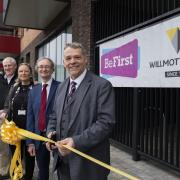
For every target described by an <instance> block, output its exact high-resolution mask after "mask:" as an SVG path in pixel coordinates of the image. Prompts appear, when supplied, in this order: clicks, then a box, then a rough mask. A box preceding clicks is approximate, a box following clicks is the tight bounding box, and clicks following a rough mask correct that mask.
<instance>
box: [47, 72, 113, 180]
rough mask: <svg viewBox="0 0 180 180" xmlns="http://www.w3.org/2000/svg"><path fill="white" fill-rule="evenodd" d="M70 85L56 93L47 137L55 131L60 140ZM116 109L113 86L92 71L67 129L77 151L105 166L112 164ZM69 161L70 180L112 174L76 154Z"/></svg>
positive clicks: (78, 94)
mask: <svg viewBox="0 0 180 180" xmlns="http://www.w3.org/2000/svg"><path fill="white" fill-rule="evenodd" d="M68 84H69V78H68V79H66V80H65V81H64V82H63V83H62V84H61V85H60V86H59V87H58V89H57V92H56V97H55V103H54V108H53V114H52V115H51V116H50V119H49V124H48V128H47V133H49V132H51V131H54V130H56V133H57V140H59V139H60V137H61V136H60V134H61V117H62V113H63V103H62V102H64V101H65V96H66V93H67V91H68ZM114 105H115V102H114V92H113V88H112V85H111V83H110V82H109V81H107V80H105V79H103V78H101V77H98V76H96V75H94V74H93V73H91V72H89V71H88V72H87V73H86V76H85V78H84V79H83V81H82V82H81V84H80V86H79V87H78V89H77V90H76V92H75V94H74V95H73V98H72V101H71V102H70V106H71V108H70V109H71V111H70V117H71V119H70V120H69V125H68V128H67V137H72V138H73V140H74V143H75V148H77V149H78V150H80V151H83V152H85V153H87V154H89V155H91V156H93V157H95V158H97V159H99V160H101V161H103V162H105V163H110V150H109V149H110V145H109V134H110V132H111V130H112V127H113V125H114V123H115V112H114V111H115V108H114ZM58 156H59V157H58ZM58 159H60V161H59V160H58ZM68 160H69V166H70V174H71V180H79V179H86V180H92V179H95V180H97V179H104V177H105V176H107V174H108V173H109V171H108V170H106V169H105V168H102V167H100V166H98V165H96V164H94V163H92V162H89V161H88V160H85V159H83V158H81V157H79V156H78V155H76V154H74V153H71V154H69V155H68ZM58 161H59V162H58ZM58 163H61V157H60V154H58V153H56V154H55V157H54V168H56V166H57V164H58ZM59 165H60V164H59ZM60 166H61V165H60ZM60 166H59V167H60Z"/></svg>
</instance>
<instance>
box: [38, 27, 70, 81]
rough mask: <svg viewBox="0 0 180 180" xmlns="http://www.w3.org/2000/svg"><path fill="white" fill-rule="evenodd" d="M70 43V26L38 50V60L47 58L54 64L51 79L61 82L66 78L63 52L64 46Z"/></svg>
mask: <svg viewBox="0 0 180 180" xmlns="http://www.w3.org/2000/svg"><path fill="white" fill-rule="evenodd" d="M70 42H72V30H71V26H69V27H67V29H66V30H64V31H62V32H61V33H60V34H59V35H58V36H57V37H55V38H54V39H51V40H50V41H49V42H47V43H46V44H44V45H43V46H41V47H40V48H39V49H38V58H40V57H42V56H45V57H49V58H51V59H52V60H53V62H54V63H55V72H54V74H53V77H54V78H55V79H56V80H58V81H63V80H64V79H65V78H66V77H67V73H66V70H65V69H64V66H63V50H64V46H65V44H66V43H70Z"/></svg>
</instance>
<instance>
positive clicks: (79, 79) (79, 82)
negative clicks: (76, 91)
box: [70, 69, 87, 88]
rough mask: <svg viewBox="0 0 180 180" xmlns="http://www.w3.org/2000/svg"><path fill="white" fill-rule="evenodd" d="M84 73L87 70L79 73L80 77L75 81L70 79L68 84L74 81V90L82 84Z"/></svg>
mask: <svg viewBox="0 0 180 180" xmlns="http://www.w3.org/2000/svg"><path fill="white" fill-rule="evenodd" d="M86 72H87V69H85V70H84V71H83V73H81V75H80V76H78V77H77V78H76V79H74V80H73V79H71V78H70V83H71V82H72V81H74V82H76V88H77V87H78V86H79V85H80V84H81V82H82V80H83V79H84V77H85V75H86Z"/></svg>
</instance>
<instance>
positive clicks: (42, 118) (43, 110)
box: [38, 84, 47, 132]
mask: <svg viewBox="0 0 180 180" xmlns="http://www.w3.org/2000/svg"><path fill="white" fill-rule="evenodd" d="M46 87H47V84H43V89H42V92H41V104H40V110H39V121H38V127H39V130H40V131H41V132H43V131H44V130H45V128H46V101H47V90H46Z"/></svg>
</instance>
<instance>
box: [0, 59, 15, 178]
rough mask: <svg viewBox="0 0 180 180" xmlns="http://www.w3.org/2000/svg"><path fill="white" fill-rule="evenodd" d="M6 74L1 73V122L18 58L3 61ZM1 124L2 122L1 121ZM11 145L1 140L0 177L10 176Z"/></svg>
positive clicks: (13, 81) (13, 80)
mask: <svg viewBox="0 0 180 180" xmlns="http://www.w3.org/2000/svg"><path fill="white" fill-rule="evenodd" d="M2 64H3V70H4V74H1V75H0V95H1V98H0V122H1V121H2V119H3V118H4V113H3V110H2V109H3V108H4V103H5V100H6V97H7V95H8V93H9V90H10V87H11V86H12V85H13V84H14V83H15V79H16V69H17V64H16V60H15V59H14V58H12V57H6V58H5V59H4V60H3V62H2ZM0 124H1V123H0ZM9 162H10V154H9V146H8V144H5V143H3V142H2V141H0V179H7V178H8V177H9V175H8V170H9Z"/></svg>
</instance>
